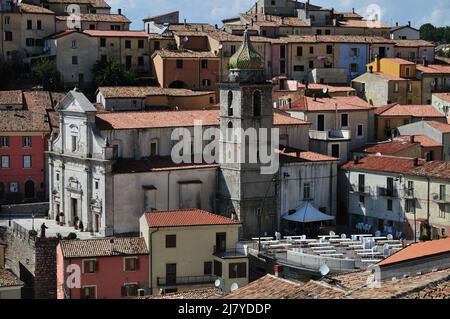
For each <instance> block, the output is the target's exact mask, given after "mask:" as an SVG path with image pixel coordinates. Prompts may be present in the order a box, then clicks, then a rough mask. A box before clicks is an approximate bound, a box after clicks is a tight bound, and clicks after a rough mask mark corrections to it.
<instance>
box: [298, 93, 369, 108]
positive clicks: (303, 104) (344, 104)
mask: <svg viewBox="0 0 450 319" xmlns="http://www.w3.org/2000/svg"><path fill="white" fill-rule="evenodd" d="M336 108H337V109H338V110H339V111H368V110H371V109H372V108H373V107H372V105H370V104H369V103H367V102H366V101H364V100H363V99H361V98H359V97H357V96H335V97H330V98H316V99H314V98H312V97H302V98H300V99H299V100H296V101H294V102H293V103H292V109H293V110H295V109H299V110H304V111H310V112H315V111H336Z"/></svg>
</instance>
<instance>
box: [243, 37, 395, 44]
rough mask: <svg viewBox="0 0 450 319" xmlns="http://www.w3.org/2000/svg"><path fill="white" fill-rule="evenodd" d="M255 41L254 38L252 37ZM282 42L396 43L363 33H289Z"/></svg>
mask: <svg viewBox="0 0 450 319" xmlns="http://www.w3.org/2000/svg"><path fill="white" fill-rule="evenodd" d="M252 41H253V39H252ZM279 42H282V43H379V44H394V42H393V41H392V40H389V39H386V38H383V37H379V36H361V35H355V36H350V35H288V36H286V37H283V38H280V39H279Z"/></svg>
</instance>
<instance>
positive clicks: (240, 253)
mask: <svg viewBox="0 0 450 319" xmlns="http://www.w3.org/2000/svg"><path fill="white" fill-rule="evenodd" d="M213 255H214V256H216V257H219V258H243V257H247V255H246V253H245V250H244V248H243V247H242V248H234V249H218V248H216V246H214V249H213Z"/></svg>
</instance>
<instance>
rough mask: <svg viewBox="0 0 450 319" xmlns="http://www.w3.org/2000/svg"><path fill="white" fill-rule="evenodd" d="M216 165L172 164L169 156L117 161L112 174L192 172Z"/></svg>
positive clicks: (215, 165)
mask: <svg viewBox="0 0 450 319" xmlns="http://www.w3.org/2000/svg"><path fill="white" fill-rule="evenodd" d="M215 167H218V165H217V164H207V163H199V164H196V163H180V164H178V163H174V162H173V161H172V158H171V157H170V156H167V157H154V158H152V159H141V160H127V159H124V160H117V161H115V163H114V165H113V172H114V173H115V174H133V173H147V172H161V171H177V170H186V169H189V170H193V169H204V168H215Z"/></svg>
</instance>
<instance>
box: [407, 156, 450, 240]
mask: <svg viewBox="0 0 450 319" xmlns="http://www.w3.org/2000/svg"><path fill="white" fill-rule="evenodd" d="M449 172H450V163H449V162H427V163H425V164H423V166H419V167H417V168H415V169H413V170H411V171H410V172H409V173H408V175H407V176H405V178H406V181H405V199H404V207H405V214H406V218H407V219H408V221H409V223H410V225H412V227H414V224H415V225H416V228H415V229H416V231H417V233H418V235H420V234H423V229H422V231H421V224H423V223H424V222H428V223H429V225H430V226H431V234H430V235H431V236H432V238H434V239H436V238H439V237H443V236H448V234H449V232H450V174H449ZM422 228H423V227H422Z"/></svg>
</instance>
